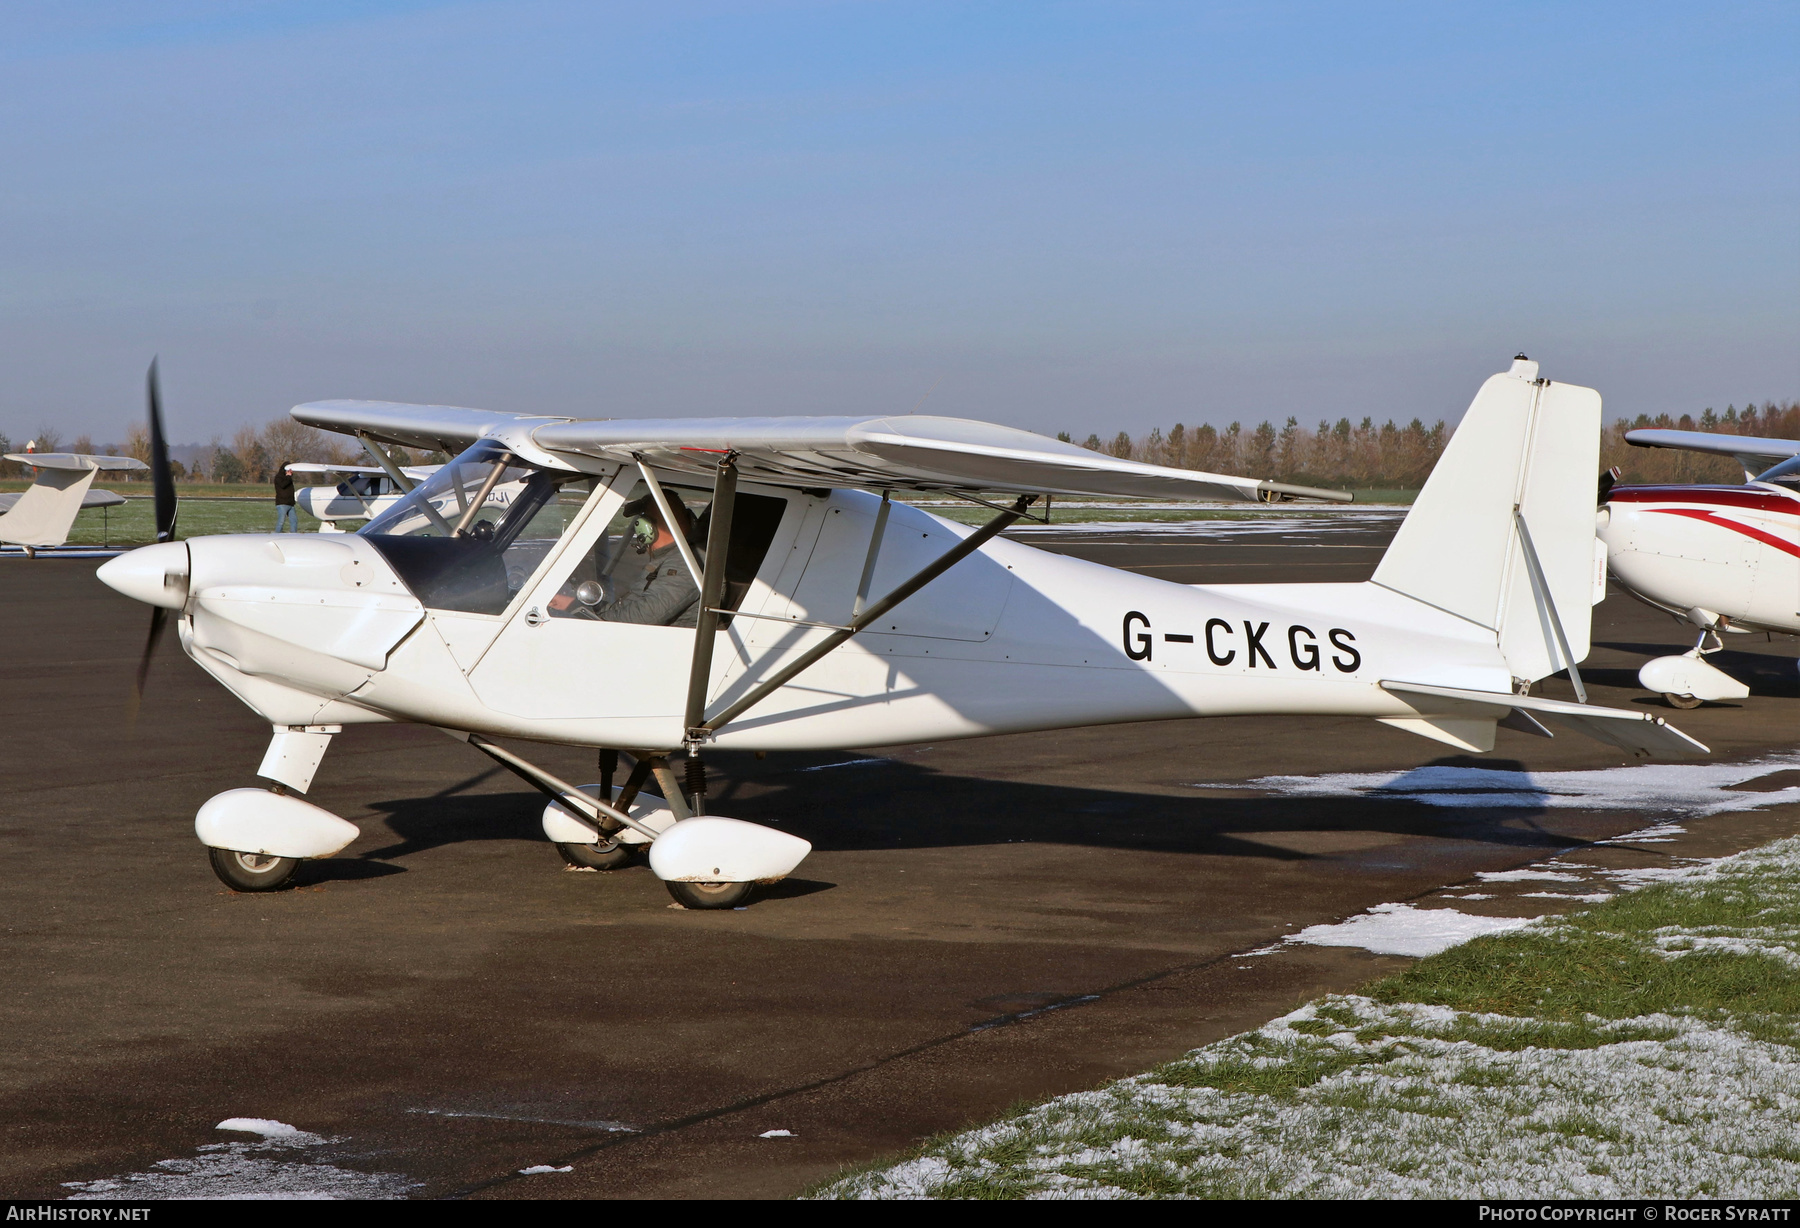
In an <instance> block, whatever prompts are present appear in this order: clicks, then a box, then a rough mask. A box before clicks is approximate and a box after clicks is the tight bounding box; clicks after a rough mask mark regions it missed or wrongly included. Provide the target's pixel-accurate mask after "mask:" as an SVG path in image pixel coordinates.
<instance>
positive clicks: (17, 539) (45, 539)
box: [0, 452, 150, 556]
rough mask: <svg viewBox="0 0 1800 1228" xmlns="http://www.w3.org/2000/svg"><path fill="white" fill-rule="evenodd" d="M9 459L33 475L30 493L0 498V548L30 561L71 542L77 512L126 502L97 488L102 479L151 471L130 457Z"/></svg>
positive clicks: (32, 455)
mask: <svg viewBox="0 0 1800 1228" xmlns="http://www.w3.org/2000/svg"><path fill="white" fill-rule="evenodd" d="M6 459H7V460H9V461H17V462H19V463H20V464H22V465H29V466H31V468H32V470H33V472H32V483H31V485H30V486H29V487H28V488H26V489H25V490H23V491H20V492H17V493H11V494H0V543H4V544H6V545H9V546H20V547H23V548H24V550H25V553H26V554H28V555H32V556H35V555H36V554H37V552H38V551H39V550H47V549H54V548H56V547H57V546H60V545H62V544H63V543H64V542H66V541H68V540H69V530H70V529H71V528H73V527H74V524H75V515H76V513H78V512H83V511H87V510H88V509H90V508H102V507H118V506H120V505H121V504H123V503H124V502H125V497H124V496H123V495H118V494H114V493H113V492H112V491H110V490H94V489H93V485H94V479H95V478H96V477H98V476H99V475H100V474H102V473H132V472H137V473H142V472H146V471H147V470H149V468H150V466H148V465H146V464H145V463H144V462H143V461H141V460H134V459H132V458H131V457H129V456H90V455H88V454H86V453H83V452H8V453H7V454H6Z"/></svg>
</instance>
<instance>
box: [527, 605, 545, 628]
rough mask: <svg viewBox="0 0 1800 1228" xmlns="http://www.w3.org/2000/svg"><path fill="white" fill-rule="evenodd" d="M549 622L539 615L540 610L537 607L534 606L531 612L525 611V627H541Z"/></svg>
mask: <svg viewBox="0 0 1800 1228" xmlns="http://www.w3.org/2000/svg"><path fill="white" fill-rule="evenodd" d="M548 621H550V620H549V619H547V618H545V617H544V616H543V615H542V614H540V613H538V608H537V607H536V606H532V607H531V608H530V609H529V610H526V611H525V625H526V626H527V627H541V626H543V625H544V624H545V623H546V622H548Z"/></svg>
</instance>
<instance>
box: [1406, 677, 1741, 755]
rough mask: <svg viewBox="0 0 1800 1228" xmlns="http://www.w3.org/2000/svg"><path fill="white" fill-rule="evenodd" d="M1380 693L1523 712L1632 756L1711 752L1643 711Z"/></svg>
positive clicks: (1478, 694) (1500, 694)
mask: <svg viewBox="0 0 1800 1228" xmlns="http://www.w3.org/2000/svg"><path fill="white" fill-rule="evenodd" d="M1381 689H1382V690H1384V691H1388V692H1391V693H1392V694H1395V695H1399V696H1401V697H1402V698H1404V699H1406V701H1407V702H1408V703H1411V704H1413V706H1414V707H1419V708H1423V709H1425V710H1426V711H1428V712H1431V711H1432V710H1433V709H1438V708H1440V707H1441V714H1442V715H1454V716H1464V715H1469V716H1473V715H1475V714H1476V712H1477V711H1480V710H1482V709H1485V710H1487V711H1488V712H1490V713H1492V715H1494V716H1496V717H1498V716H1502V715H1504V714H1505V713H1506V712H1512V711H1518V712H1527V713H1530V714H1531V716H1532V717H1533V718H1535V719H1536V720H1538V721H1540V722H1543V721H1548V722H1549V723H1550V724H1552V725H1561V726H1563V727H1564V728H1565V729H1573V730H1575V731H1576V732H1577V733H1585V734H1586V735H1587V736H1588V737H1590V738H1594V739H1596V740H1598V741H1601V742H1605V743H1606V744H1607V745H1609V746H1617V747H1618V748H1619V749H1621V750H1626V751H1630V752H1631V753H1632V754H1634V755H1655V756H1657V757H1659V758H1665V759H1692V758H1697V757H1699V756H1701V755H1707V754H1711V753H1712V752H1711V750H1710V749H1709V748H1708V747H1706V746H1705V745H1704V744H1702V743H1700V742H1696V741H1695V740H1694V739H1693V738H1690V737H1688V736H1687V734H1685V733H1683V732H1681V730H1679V729H1677V728H1675V727H1674V726H1673V725H1671V724H1669V723H1668V722H1667V721H1665V720H1663V719H1662V717H1660V716H1654V715H1652V714H1651V713H1648V712H1628V711H1626V710H1625V709H1623V708H1597V707H1595V706H1594V705H1592V704H1573V703H1569V702H1567V701H1566V700H1561V699H1541V698H1539V697H1537V696H1534V695H1508V694H1506V693H1505V692H1504V691H1470V690H1465V689H1463V688H1461V687H1448V686H1428V685H1426V684H1424V683H1418V682H1393V681H1389V680H1386V679H1384V680H1383V681H1382V683H1381ZM1414 696H1418V697H1419V699H1425V700H1432V699H1435V700H1441V701H1447V702H1445V703H1444V704H1442V705H1437V704H1431V703H1429V702H1426V703H1420V702H1419V699H1415V698H1414ZM1471 709H1473V711H1472V710H1471ZM1434 714H1436V713H1434Z"/></svg>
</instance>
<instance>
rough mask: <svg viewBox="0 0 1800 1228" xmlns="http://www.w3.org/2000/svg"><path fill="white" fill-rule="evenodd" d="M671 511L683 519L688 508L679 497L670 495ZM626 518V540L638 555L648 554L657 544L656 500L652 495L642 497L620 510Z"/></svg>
mask: <svg viewBox="0 0 1800 1228" xmlns="http://www.w3.org/2000/svg"><path fill="white" fill-rule="evenodd" d="M669 510H670V511H672V512H674V513H675V516H676V519H677V520H679V519H681V518H682V517H681V513H682V512H685V511H686V510H687V508H686V507H685V506H684V505H683V504H682V502H681V497H680V496H679V495H670V497H669ZM619 512H620V514H621V515H623V516H624V517H625V539H626V540H627V541H629V542H630V543H631V548H632V550H634V551H636V552H637V553H638V554H648V553H649V552H650V547H651V546H652V545H654V544H655V543H656V535H657V532H658V527H659V526H658V523H657V520H656V515H657V508H656V500H655V499H654V498H652V497H651V496H650V495H641V496H639V497H638V498H636V499H633V500H632V501H631V502H629V503H627V504H626V505H625V506H624V507H622V508H620V509H619Z"/></svg>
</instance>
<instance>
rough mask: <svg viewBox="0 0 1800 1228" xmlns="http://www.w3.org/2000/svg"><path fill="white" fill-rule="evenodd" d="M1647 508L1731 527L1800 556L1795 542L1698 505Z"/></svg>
mask: <svg viewBox="0 0 1800 1228" xmlns="http://www.w3.org/2000/svg"><path fill="white" fill-rule="evenodd" d="M1646 510H1648V511H1652V512H1661V513H1662V514H1663V515H1664V516H1688V517H1691V518H1692V519H1694V520H1701V521H1704V522H1706V523H1707V524H1716V525H1718V526H1719V527H1720V528H1721V529H1730V530H1731V531H1732V532H1734V533H1742V534H1743V535H1744V536H1745V537H1754V538H1755V539H1756V540H1757V541H1759V542H1761V543H1763V544H1764V545H1765V546H1773V547H1775V548H1776V549H1777V550H1779V551H1781V552H1782V553H1783V554H1791V555H1793V556H1794V557H1795V558H1800V546H1797V545H1795V544H1794V543H1793V542H1790V541H1784V540H1783V539H1781V538H1779V537H1776V536H1775V535H1774V534H1773V533H1765V532H1763V531H1762V530H1761V529H1753V528H1751V527H1750V526H1749V525H1747V524H1739V523H1738V522H1737V521H1735V520H1727V519H1725V517H1723V516H1721V515H1719V514H1718V513H1717V512H1703V511H1701V510H1700V509H1699V508H1696V507H1653V508H1649V509H1646Z"/></svg>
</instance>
